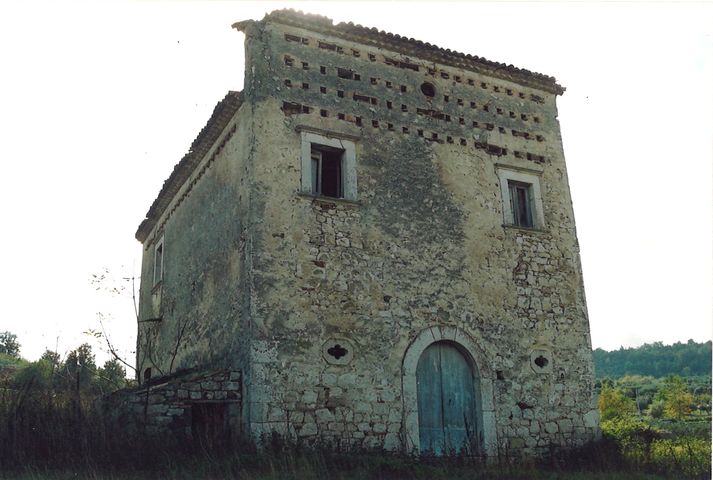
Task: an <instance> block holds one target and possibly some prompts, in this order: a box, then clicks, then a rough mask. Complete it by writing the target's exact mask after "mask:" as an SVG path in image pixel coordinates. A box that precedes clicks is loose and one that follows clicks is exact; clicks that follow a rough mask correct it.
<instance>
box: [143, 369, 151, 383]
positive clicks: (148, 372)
mask: <svg viewBox="0 0 713 480" xmlns="http://www.w3.org/2000/svg"><path fill="white" fill-rule="evenodd" d="M149 380H151V367H149V368H147V369H146V370H144V382H148V381H149Z"/></svg>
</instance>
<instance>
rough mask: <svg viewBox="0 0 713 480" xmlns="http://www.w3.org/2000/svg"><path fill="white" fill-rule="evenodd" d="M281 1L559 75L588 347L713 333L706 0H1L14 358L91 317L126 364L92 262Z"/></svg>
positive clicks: (122, 319)
mask: <svg viewBox="0 0 713 480" xmlns="http://www.w3.org/2000/svg"><path fill="white" fill-rule="evenodd" d="M283 7H291V8H295V9H301V10H304V11H308V12H312V13H321V14H323V15H327V16H329V17H330V18H332V19H334V20H335V22H339V21H353V22H355V23H360V24H362V25H365V26H368V27H377V28H379V29H383V30H387V31H390V32H394V33H398V34H401V35H406V36H409V37H414V38H417V39H420V40H423V41H426V42H429V43H433V44H436V45H438V46H441V47H444V48H450V49H453V50H457V51H461V52H465V53H470V54H474V55H479V56H482V57H485V58H488V59H490V60H495V61H499V62H504V63H508V64H509V63H512V64H514V65H516V66H518V67H523V68H527V69H530V70H534V71H537V72H541V73H545V74H548V75H553V76H555V77H556V78H557V79H558V81H559V82H560V83H561V84H562V85H564V86H565V87H566V88H567V91H566V93H565V94H564V95H563V96H561V97H559V98H558V107H559V119H560V122H561V125H562V136H563V140H564V148H565V155H566V159H567V165H568V172H569V179H570V185H571V189H572V196H573V200H574V209H575V215H576V219H577V230H578V235H579V240H580V247H581V255H582V264H583V270H584V279H585V286H586V293H587V300H588V304H589V315H590V322H591V330H592V341H593V345H594V347H602V348H605V349H614V348H619V347H620V346H622V345H623V346H637V345H640V344H642V343H644V342H653V341H663V342H664V343H673V342H676V341H686V340H688V339H689V338H693V339H694V340H697V341H705V340H708V339H710V338H711V333H712V331H713V326H712V321H711V318H712V316H711V315H712V313H713V301H712V295H711V293H712V291H713V260H712V251H713V247H712V233H713V207H712V205H713V196H712V179H713V169H712V167H711V165H712V164H713V161H712V160H713V4H710V3H690V4H681V3H597V4H590V3H576V4H565V3H540V2H534V3H533V2H530V3H498V4H494V3H480V2H478V3H470V2H458V3H445V2H439V3H428V2H416V3H413V2H409V3H405V2H392V3H376V2H373V3H338V2H329V3H327V2H317V3H302V2H282V3H271V2H260V3H257V2H229V1H223V2H217V1H216V2H207V1H202V2H188V1H185V2H167V1H163V2H91V3H89V2H87V3H74V2H57V1H54V2H51V3H40V2H31V1H22V2H12V1H4V2H2V5H0V59H1V62H2V63H0V66H1V70H0V72H1V74H0V139H1V141H2V157H1V158H2V179H3V181H2V187H1V188H0V214H1V216H2V227H3V228H2V231H3V235H2V236H0V255H1V256H2V257H1V258H0V265H1V268H2V275H1V276H0V282H1V283H0V295H1V296H0V300H2V302H1V308H2V309H1V310H0V331H3V330H10V331H12V332H14V333H16V334H17V335H18V337H19V341H20V343H21V344H22V351H21V353H22V355H23V356H24V357H26V358H28V359H36V358H37V357H39V355H40V354H41V353H42V352H43V351H44V349H45V348H51V349H57V350H58V351H59V352H60V353H62V354H64V353H66V352H67V351H68V350H71V349H72V348H75V347H76V346H78V345H79V344H81V343H82V342H85V341H91V340H92V338H91V337H89V336H87V335H85V334H83V332H85V331H87V330H89V329H94V330H98V329H99V328H100V327H99V323H98V320H97V313H99V312H101V313H103V314H104V315H105V318H106V326H107V328H108V331H109V332H110V334H111V335H112V338H113V339H114V341H115V342H116V343H117V344H118V345H119V346H120V347H121V350H122V352H123V353H124V354H126V355H127V356H128V357H129V358H133V357H132V355H133V354H132V353H130V352H131V350H133V344H134V334H135V319H134V317H133V306H132V303H131V297H130V295H127V294H123V295H112V294H110V293H109V292H106V291H105V290H104V289H102V290H99V291H97V290H96V289H95V288H96V285H94V284H92V283H91V282H90V279H91V278H92V274H99V273H101V272H102V270H103V269H104V268H108V269H109V271H110V272H111V275H112V276H113V277H114V280H110V281H108V282H104V286H105V287H114V286H120V285H122V284H123V285H127V283H126V282H123V281H122V280H121V279H122V278H128V277H131V276H132V275H138V272H139V270H140V268H139V267H140V261H141V248H140V245H139V243H138V242H137V241H136V240H135V239H134V233H135V231H136V227H137V226H138V224H139V223H140V221H141V220H142V219H143V218H144V216H145V214H146V211H147V210H148V208H149V206H150V204H151V202H152V201H153V199H154V198H155V197H156V195H157V194H158V191H159V189H160V187H161V185H162V183H163V181H164V180H165V179H166V178H167V177H168V175H169V174H170V172H171V170H172V169H173V166H174V165H175V164H176V163H177V162H178V161H179V160H180V158H181V157H182V156H183V154H184V153H185V152H186V151H187V149H188V147H189V146H190V144H191V142H192V141H193V139H194V138H195V137H196V135H197V134H198V132H199V131H200V129H201V128H202V127H203V125H204V124H205V122H206V121H207V119H208V118H209V116H210V114H211V112H212V110H213V107H214V106H215V104H216V103H217V102H218V101H219V100H220V99H221V98H222V97H223V96H224V95H225V93H226V92H227V91H228V90H240V89H242V86H243V65H244V64H243V60H244V57H243V45H242V42H243V35H242V34H241V33H239V32H236V31H235V30H232V29H231V27H230V25H231V24H232V23H233V22H235V21H238V20H244V19H247V18H253V19H260V18H262V17H263V15H264V14H265V13H266V12H268V11H271V10H273V9H277V8H283ZM127 292H128V291H127ZM94 345H95V346H96V348H99V345H98V344H97V343H96V342H94ZM105 358H106V356H104V355H102V354H101V353H100V354H99V355H98V359H99V360H100V361H102V360H104V359H105Z"/></svg>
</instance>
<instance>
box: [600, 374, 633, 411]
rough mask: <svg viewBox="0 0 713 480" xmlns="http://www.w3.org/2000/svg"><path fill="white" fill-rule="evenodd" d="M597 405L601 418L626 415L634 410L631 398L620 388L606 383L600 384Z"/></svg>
mask: <svg viewBox="0 0 713 480" xmlns="http://www.w3.org/2000/svg"><path fill="white" fill-rule="evenodd" d="M597 406H598V407H599V414H600V415H601V418H602V420H612V419H616V418H622V417H626V416H628V415H630V414H631V413H633V412H634V410H635V405H634V402H633V400H631V399H630V398H629V397H627V396H626V394H625V393H624V392H623V391H622V390H621V389H619V388H614V387H612V386H611V385H609V384H606V383H605V384H603V385H602V391H601V392H600V393H599V400H598V401H597Z"/></svg>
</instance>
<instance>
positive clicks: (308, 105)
mask: <svg viewBox="0 0 713 480" xmlns="http://www.w3.org/2000/svg"><path fill="white" fill-rule="evenodd" d="M243 28H244V30H245V32H246V37H247V39H246V81H245V91H244V96H245V103H244V104H243V106H242V107H241V109H240V111H239V112H238V114H237V115H236V120H235V122H231V123H230V124H229V126H228V127H227V128H226V132H225V134H224V136H223V137H222V138H221V140H219V141H218V142H216V146H215V147H214V149H213V150H211V152H209V153H208V154H207V155H206V159H205V160H204V162H203V164H202V165H201V166H200V167H199V168H198V169H197V170H196V172H195V174H194V177H193V178H192V179H191V180H190V181H189V182H187V183H186V185H184V187H183V189H182V190H181V192H179V195H177V196H176V198H174V200H173V202H172V203H171V206H170V207H169V208H168V209H167V210H166V211H165V212H164V213H163V214H162V216H161V219H160V220H159V221H158V222H157V224H156V227H155V228H154V230H153V231H152V232H151V235H150V236H149V238H148V239H147V241H146V242H145V254H144V264H143V267H142V278H144V279H150V278H151V277H152V271H153V261H154V258H153V245H154V244H155V243H154V242H155V241H156V240H158V239H159V238H160V237H161V235H163V237H164V242H165V249H164V265H165V267H164V280H163V282H162V283H161V284H160V285H159V286H158V287H153V286H152V285H151V282H146V281H144V282H142V287H141V311H140V316H141V318H143V319H150V318H157V317H158V318H161V320H160V321H159V322H149V323H147V324H146V325H142V327H141V330H140V332H139V333H140V340H139V348H138V350H139V362H138V363H139V367H140V371H143V368H145V367H146V366H153V367H154V368H157V367H158V369H160V371H154V372H153V373H154V375H157V374H159V375H160V374H161V373H162V372H163V373H164V374H168V373H170V372H171V371H174V370H177V369H179V368H184V367H200V366H201V365H207V364H214V365H219V366H222V367H224V368H227V369H229V370H241V371H242V383H243V397H242V399H241V404H242V422H243V423H244V427H245V428H246V429H247V430H248V431H249V432H250V435H252V437H253V439H256V440H259V439H260V438H261V437H262V436H263V435H264V434H268V435H269V434H271V433H272V432H275V431H276V432H278V433H281V434H284V435H285V436H287V437H289V438H291V439H295V440H298V441H300V442H304V443H308V444H318V443H324V444H328V445H331V446H339V447H343V448H353V447H359V448H386V449H389V450H399V449H404V450H407V451H410V450H411V449H412V447H413V446H414V443H413V441H412V440H411V439H412V438H413V436H414V425H413V420H412V419H413V416H414V408H415V405H414V404H413V394H414V392H413V388H412V387H409V386H408V385H409V384H410V383H413V382H411V380H413V379H412V378H408V377H407V375H406V372H408V371H410V370H409V368H411V367H409V366H407V365H406V362H407V361H411V360H409V358H410V357H409V356H410V355H411V356H417V354H416V353H413V352H414V351H415V350H414V348H416V347H415V346H417V345H421V346H423V345H426V344H427V343H428V341H429V340H428V338H433V339H434V340H436V339H443V340H449V341H452V342H456V343H459V344H460V345H462V346H467V351H468V354H469V355H470V356H471V357H472V361H473V363H474V370H475V372H476V374H477V376H478V378H479V381H478V391H479V395H480V399H479V400H480V404H481V413H482V419H481V421H482V426H479V428H480V430H481V431H482V433H483V435H484V441H483V443H484V449H483V451H482V452H481V453H486V454H488V455H495V454H500V455H513V456H519V455H538V454H543V453H545V452H548V451H549V450H550V448H552V447H557V446H571V445H578V444H581V443H583V442H585V441H587V440H589V439H591V438H593V437H594V436H596V434H597V414H596V411H595V407H594V405H592V404H591V401H592V383H593V368H592V360H591V346H590V340H589V326H588V319H587V312H586V302H585V298H584V290H583V283H582V277H581V268H580V265H579V253H578V245H577V239H576V232H575V225H574V216H573V211H572V205H571V199H570V195H569V187H568V183H567V176H566V167H565V163H564V155H563V151H562V144H561V139H560V131H559V124H558V122H557V118H556V117H557V112H556V106H555V97H554V95H553V94H552V93H548V92H547V91H543V90H539V89H536V88H533V87H528V86H523V85H521V84H518V83H516V82H514V81H510V80H504V79H503V78H492V77H489V76H487V75H484V74H482V73H478V72H475V71H469V70H462V69H458V68H454V67H452V66H445V65H442V64H439V63H434V62H433V61H429V62H425V61H422V60H419V59H418V58H417V57H414V56H413V55H412V56H410V57H406V56H404V55H401V54H399V53H397V52H394V51H388V50H386V49H384V48H377V47H374V46H366V45H363V44H360V43H355V42H353V41H346V40H344V39H343V38H336V37H335V38H331V37H326V36H324V35H322V34H318V33H315V32H312V31H309V30H306V29H300V28H295V27H286V26H284V25H281V24H279V23H275V22H267V23H265V22H258V23H249V24H246V25H245V26H244V27H243ZM424 82H428V83H430V84H431V85H432V86H433V87H434V90H435V92H434V94H433V96H427V95H425V94H424V93H423V92H422V91H421V85H422V84H423V83H424ZM303 131H309V132H313V133H317V134H319V135H323V136H328V137H332V138H343V139H348V140H351V141H353V142H354V143H355V145H356V179H357V197H356V199H355V200H354V201H347V200H338V199H329V198H321V197H314V196H311V195H305V194H304V193H299V192H300V191H302V188H301V175H302V172H301V163H300V150H301V132H303ZM503 170H508V171H512V172H519V173H522V172H525V173H527V174H530V175H534V176H536V177H537V178H538V179H539V184H540V187H541V197H542V211H543V217H544V224H542V225H537V228H536V229H530V228H518V227H514V226H511V225H507V223H508V222H507V221H506V220H505V216H506V215H505V211H504V209H505V203H504V201H503V198H502V192H501V185H500V182H501V179H500V177H499V172H501V171H503ZM184 327H185V328H184ZM141 335H143V337H142V336H141ZM429 336H430V337H429ZM142 338H143V339H148V340H146V341H144V343H142ZM177 339H178V340H180V341H177ZM150 342H153V343H150ZM176 345H178V346H179V348H178V349H176ZM340 349H341V350H343V351H344V354H343V355H342V354H339V355H337V356H335V355H334V354H332V353H330V352H338V351H340ZM174 352H175V354H174ZM412 360H413V359H412ZM171 363H173V365H171ZM411 366H413V365H411ZM165 388H168V389H169V390H171V391H174V390H173V387H168V386H167V387H165ZM409 389H411V390H409ZM182 395H183V394H182ZM201 395H202V394H201ZM221 395H222V394H221ZM175 396H176V397H177V396H178V390H175ZM189 397H190V394H189ZM136 398H137V399H138V398H139V397H136ZM156 398H157V401H158V403H157V405H163V404H164V402H163V400H160V398H159V397H156ZM163 398H164V399H166V402H168V400H167V399H168V396H166V395H164V397H163ZM129 404H133V405H134V408H138V406H137V405H138V403H136V402H129ZM178 410H180V408H179V409H175V408H174V407H167V408H166V409H165V411H164V410H163V407H158V406H157V407H156V414H157V415H158V416H159V417H157V418H163V417H165V416H168V417H171V416H173V415H174V414H173V413H169V412H175V414H176V415H177V416H178V417H180V416H181V414H180V412H178ZM162 421H168V420H162ZM179 423H180V422H179Z"/></svg>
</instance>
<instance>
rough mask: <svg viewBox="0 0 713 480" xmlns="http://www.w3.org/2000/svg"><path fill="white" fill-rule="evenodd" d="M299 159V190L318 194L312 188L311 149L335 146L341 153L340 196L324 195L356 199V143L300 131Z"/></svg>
mask: <svg viewBox="0 0 713 480" xmlns="http://www.w3.org/2000/svg"><path fill="white" fill-rule="evenodd" d="M300 135H301V148H300V161H301V171H302V173H301V185H300V192H301V193H303V194H306V195H311V196H315V197H317V196H320V195H319V194H317V193H315V192H313V188H312V149H313V148H314V147H317V149H319V147H320V146H322V147H329V148H336V149H339V150H341V151H342V152H343V153H342V166H341V172H342V191H341V197H338V198H337V197H325V198H336V199H337V200H339V199H343V200H352V201H356V200H357V175H356V144H355V143H354V142H353V141H351V140H347V139H345V138H339V137H337V136H335V137H331V136H330V137H328V136H325V135H320V134H317V133H313V132H307V131H302V132H300Z"/></svg>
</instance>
